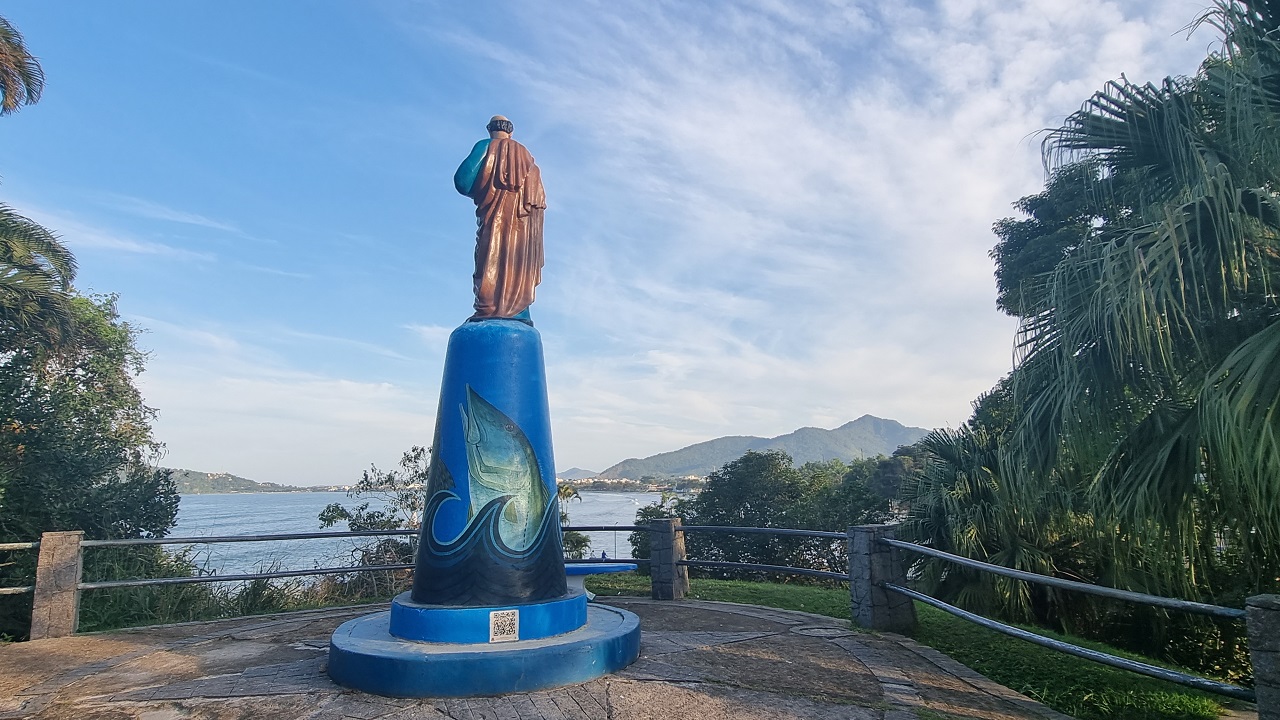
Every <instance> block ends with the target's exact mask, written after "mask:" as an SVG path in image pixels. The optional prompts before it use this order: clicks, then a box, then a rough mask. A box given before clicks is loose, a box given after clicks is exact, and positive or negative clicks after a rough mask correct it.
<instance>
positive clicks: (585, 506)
mask: <svg viewBox="0 0 1280 720" xmlns="http://www.w3.org/2000/svg"><path fill="white" fill-rule="evenodd" d="M580 496H581V500H570V501H569V502H568V503H566V506H565V509H566V510H568V512H569V520H570V523H571V524H574V525H631V524H634V522H635V517H636V511H637V510H639V509H640V508H641V507H643V506H645V505H648V504H650V503H652V502H654V501H656V500H657V499H658V497H659V496H658V494H657V493H645V492H592V491H590V490H584V491H581V493H580ZM330 503H341V504H343V505H346V506H347V507H351V506H353V505H355V504H357V503H356V502H355V501H353V500H352V499H351V498H349V497H347V494H346V493H344V492H314V493H234V494H227V495H184V496H182V501H181V503H180V504H179V505H178V522H177V525H175V526H174V528H173V530H171V531H170V532H169V537H174V538H184V537H212V536H224V535H263V534H267V533H271V534H276V533H305V532H319V531H321V530H322V528H321V527H320V522H319V520H318V516H319V515H320V511H321V510H323V509H324V508H325V507H326V506H328V505H329V504H330ZM329 529H330V530H346V529H347V527H346V526H345V523H344V524H341V525H339V526H335V527H333V528H329ZM586 535H587V536H588V537H589V538H590V539H591V550H590V553H591V555H593V556H595V557H599V556H600V553H601V552H605V553H608V555H609V557H610V558H627V557H631V544H630V543H628V542H627V535H628V533H627V532H608V531H605V532H590V533H586ZM368 542H369V539H368V538H327V539H311V540H283V541H272V542H238V543H217V544H193V545H191V546H190V549H189V552H190V553H191V555H192V558H193V560H194V561H195V562H196V563H197V564H199V565H201V566H203V567H205V568H206V569H207V570H209V571H216V572H217V573H218V574H219V575H225V574H231V573H251V572H265V571H274V570H309V569H313V568H318V567H334V566H339V565H346V564H349V563H350V562H351V561H352V558H353V557H354V552H355V550H356V548H357V547H358V546H359V545H361V544H365V543H368ZM166 547H168V548H169V549H170V550H174V549H178V548H181V547H182V546H176V547H175V546H166Z"/></svg>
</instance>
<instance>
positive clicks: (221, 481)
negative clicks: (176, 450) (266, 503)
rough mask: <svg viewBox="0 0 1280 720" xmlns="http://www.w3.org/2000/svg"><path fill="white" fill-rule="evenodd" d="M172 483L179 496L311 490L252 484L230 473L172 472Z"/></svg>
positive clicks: (271, 484) (258, 483)
mask: <svg viewBox="0 0 1280 720" xmlns="http://www.w3.org/2000/svg"><path fill="white" fill-rule="evenodd" d="M173 482H174V484H175V485H177V486H178V494H179V495H204V494H213V493H263V492H304V491H308V490H311V488H301V487H294V486H292V485H278V484H276V483H260V482H254V481H253V480H250V479H248V478H242V477H240V476H239V475H232V474H231V473H207V472H199V471H197V470H178V469H175V470H174V471H173Z"/></svg>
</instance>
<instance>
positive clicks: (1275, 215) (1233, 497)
mask: <svg viewBox="0 0 1280 720" xmlns="http://www.w3.org/2000/svg"><path fill="white" fill-rule="evenodd" d="M1201 23H1202V24H1206V25H1210V26H1212V27H1214V28H1216V29H1218V30H1219V32H1220V33H1221V38H1222V44H1221V45H1220V46H1219V47H1218V48H1217V49H1215V50H1214V51H1213V52H1211V53H1210V55H1209V57H1208V58H1206V60H1205V61H1204V63H1202V65H1201V67H1200V70H1199V72H1197V73H1196V75H1195V76H1193V77H1190V78H1166V79H1165V80H1164V81H1162V82H1161V83H1159V84H1151V83H1148V84H1145V85H1139V84H1135V83H1130V82H1129V81H1127V80H1123V79H1122V80H1120V81H1116V82H1112V83H1108V84H1107V86H1106V87H1105V88H1104V89H1103V90H1102V91H1100V92H1098V93H1096V94H1095V95H1094V96H1093V97H1092V98H1091V99H1090V100H1089V101H1088V102H1087V103H1086V104H1085V106H1084V108H1083V109H1082V110H1080V111H1079V112H1077V113H1075V114H1073V115H1071V116H1070V117H1068V118H1067V119H1066V121H1065V122H1064V124H1063V126H1062V127H1061V128H1059V129H1058V130H1056V131H1054V132H1053V133H1051V134H1050V135H1049V136H1048V138H1047V140H1046V158H1047V159H1048V160H1049V162H1050V163H1052V164H1055V165H1056V166H1057V167H1058V170H1057V174H1056V175H1055V176H1054V178H1053V180H1051V182H1050V186H1049V188H1048V189H1047V191H1046V193H1045V197H1047V198H1048V199H1047V200H1046V201H1045V204H1046V206H1048V207H1050V208H1051V209H1053V210H1054V212H1055V213H1056V214H1057V215H1058V216H1060V217H1065V218H1067V219H1068V220H1069V221H1070V223H1073V224H1072V227H1075V228H1080V227H1086V226H1087V229H1086V231H1085V233H1084V235H1083V236H1082V237H1081V238H1080V239H1079V241H1078V242H1077V241H1072V242H1071V243H1058V244H1057V245H1055V247H1059V248H1060V249H1061V250H1062V253H1063V257H1062V258H1061V259H1060V260H1059V261H1058V262H1057V263H1056V264H1054V265H1053V267H1052V268H1050V269H1047V270H1046V271H1044V272H1041V273H1040V274H1038V275H1031V274H1030V270H1027V271H1026V272H1023V270H1024V269H1025V268H1023V267H1022V266H1021V265H1020V264H1019V261H1018V256H1017V255H1015V254H1006V253H1003V251H1002V248H1005V247H1006V245H1007V244H1008V241H1009V238H1010V237H1011V236H1010V235H1008V234H1006V235H1003V236H1002V242H1001V245H998V246H997V251H996V256H997V259H998V260H1000V261H1001V263H1002V265H1001V268H1000V269H999V270H998V271H997V275H998V276H1004V275H1009V276H1018V275H1019V273H1022V274H1023V276H1026V277H1024V279H1023V280H1022V282H1021V285H1020V287H1021V288H1022V293H1023V295H1022V298H1023V300H1022V302H1021V305H1020V310H1019V314H1021V315H1022V319H1023V322H1022V328H1021V334H1020V339H1019V353H1020V361H1019V364H1018V366H1017V369H1016V370H1015V373H1014V378H1013V390H1014V394H1015V397H1016V400H1017V403H1018V405H1019V417H1018V422H1017V423H1016V424H1015V425H1014V427H1013V431H1012V433H1011V434H1010V436H1009V438H1008V442H1007V443H1006V446H1007V452H1008V453H1009V454H1010V459H1009V460H1008V461H1006V463H1005V465H1006V466H1008V467H1018V468H1025V470H1026V473H1027V474H1029V475H1042V476H1046V477H1047V476H1049V475H1051V474H1054V473H1057V474H1059V475H1068V474H1074V475H1077V476H1078V477H1079V478H1080V479H1081V482H1082V483H1083V486H1084V487H1085V489H1087V491H1088V494H1089V500H1090V503H1089V505H1090V511H1091V513H1092V515H1093V516H1094V519H1095V521H1096V522H1097V523H1098V524H1099V525H1100V526H1102V527H1105V528H1108V530H1109V531H1111V532H1114V533H1115V536H1116V537H1115V541H1116V542H1115V545H1116V552H1120V553H1131V554H1132V557H1129V558H1126V560H1125V562H1122V563H1116V564H1115V570H1116V572H1117V573H1120V571H1122V570H1123V569H1125V568H1127V567H1133V568H1137V569H1138V576H1137V577H1134V578H1124V577H1119V578H1118V579H1119V580H1120V581H1121V582H1124V583H1125V584H1139V583H1147V584H1155V585H1159V586H1162V587H1164V588H1167V591H1168V592H1178V593H1181V594H1193V593H1196V592H1200V591H1203V590H1205V589H1206V588H1204V587H1197V582H1196V581H1194V580H1193V579H1194V578H1198V577H1205V576H1208V575H1211V574H1213V570H1212V568H1211V566H1213V565H1214V564H1215V563H1217V562H1218V558H1217V555H1218V548H1219V547H1220V546H1223V545H1225V546H1228V547H1232V548H1239V549H1240V551H1241V552H1240V553H1239V561H1240V563H1241V565H1240V568H1239V569H1240V571H1241V572H1243V573H1244V574H1246V575H1248V576H1250V577H1254V578H1258V579H1259V582H1258V584H1257V585H1256V586H1255V587H1256V590H1257V591H1262V590H1264V589H1266V588H1268V587H1276V583H1277V581H1276V578H1277V576H1278V575H1280V491H1277V485H1276V483H1275V482H1274V480H1273V478H1275V477H1276V476H1277V475H1278V474H1280V412H1278V410H1280V382H1277V381H1276V380H1275V378H1277V377H1280V303H1278V301H1277V295H1276V293H1275V291H1274V288H1273V286H1272V282H1273V280H1272V278H1274V277H1275V275H1276V273H1277V271H1280V197H1277V195H1276V188H1277V187H1280V132H1276V129H1277V128H1278V127H1280V93H1277V92H1276V78H1277V77H1280V35H1278V32H1280V17H1277V15H1276V14H1275V13H1274V10H1273V7H1272V5H1270V4H1268V3H1264V2H1254V1H1248V2H1244V1H1241V2H1232V1H1229V0H1220V1H1219V2H1217V3H1215V4H1214V6H1213V7H1212V8H1210V10H1209V11H1208V12H1207V13H1206V14H1205V15H1204V17H1203V18H1202V20H1201ZM1036 197H1041V196H1036ZM1080 198H1083V200H1080ZM1034 199H1035V198H1027V199H1024V203H1025V202H1026V201H1027V200H1034ZM1081 206H1083V207H1084V209H1083V210H1081V209H1079V208H1080V207H1081ZM1026 207H1031V206H1026ZM1036 209H1037V208H1034V207H1032V208H1031V211H1033V212H1034V211H1035V210H1036ZM1037 221H1038V218H1037V217H1033V218H1032V220H1030V221H1025V222H1026V223H1030V224H1032V225H1034V224H1035V222H1037ZM1084 221H1087V222H1084ZM1015 225H1016V223H1015ZM1015 225H1005V226H1004V227H1005V228H1009V229H1017V230H1019V231H1021V230H1027V233H1026V234H1027V235H1028V236H1029V237H1027V238H1022V239H1025V240H1026V243H1025V244H1026V245H1031V244H1034V243H1037V242H1040V243H1045V244H1049V245H1053V244H1054V240H1053V232H1056V231H1055V230H1054V227H1055V226H1054V225H1052V224H1048V225H1044V226H1043V227H1040V226H1037V227H1035V228H1030V227H1029V226H1028V227H1023V226H1016V227H1015ZM997 232H1000V226H997ZM1037 233H1039V234H1037ZM1045 264H1047V263H1045ZM1045 264H1042V265H1038V266H1036V268H1035V269H1042V268H1043V266H1044V265H1045ZM1028 267H1029V265H1028ZM1028 298H1031V299H1030V300H1028ZM1188 569H1189V570H1190V572H1188ZM1212 591H1213V592H1216V591H1217V590H1216V589H1212Z"/></svg>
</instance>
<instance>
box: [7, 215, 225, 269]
mask: <svg viewBox="0 0 1280 720" xmlns="http://www.w3.org/2000/svg"><path fill="white" fill-rule="evenodd" d="M22 213H23V214H24V215H26V216H27V217H29V218H31V219H32V220H34V221H36V222H38V223H40V224H41V225H43V226H45V227H47V228H49V229H50V230H52V231H53V232H54V233H56V234H57V235H58V237H60V238H61V239H62V241H63V242H64V243H66V245H67V247H69V248H71V250H72V251H73V252H76V253H79V252H80V251H82V250H95V251H111V252H124V253H133V254H138V255H156V256H161V257H168V258H175V259H181V260H198V261H206V262H207V261H211V260H214V259H215V256H214V255H212V254H210V253H206V252H199V251H195V250H188V249H186V248H180V247H174V246H173V245H168V244H166V243H161V242H155V241H152V240H141V239H138V238H137V237H134V236H133V235H130V234H128V233H125V232H121V231H117V230H114V229H110V228H107V227H104V226H103V225H101V224H99V223H96V222H94V223H90V222H84V221H81V220H79V219H77V218H76V217H75V216H74V215H72V214H70V213H67V212H65V211H59V210H48V209H44V208H41V207H39V206H35V205H32V204H31V203H23V204H22Z"/></svg>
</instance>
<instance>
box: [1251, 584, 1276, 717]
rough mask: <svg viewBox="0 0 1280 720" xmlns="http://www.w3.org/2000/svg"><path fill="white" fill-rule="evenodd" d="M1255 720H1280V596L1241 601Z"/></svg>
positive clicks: (1262, 596)
mask: <svg viewBox="0 0 1280 720" xmlns="http://www.w3.org/2000/svg"><path fill="white" fill-rule="evenodd" d="M1244 605H1245V609H1246V612H1247V613H1248V614H1247V617H1246V619H1245V623H1246V625H1247V626H1248V631H1249V659H1250V660H1251V661H1252V662H1253V689H1254V692H1255V693H1256V694H1257V696H1258V720H1280V595H1254V596H1253V597H1251V598H1249V599H1248V600H1245V601H1244Z"/></svg>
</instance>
